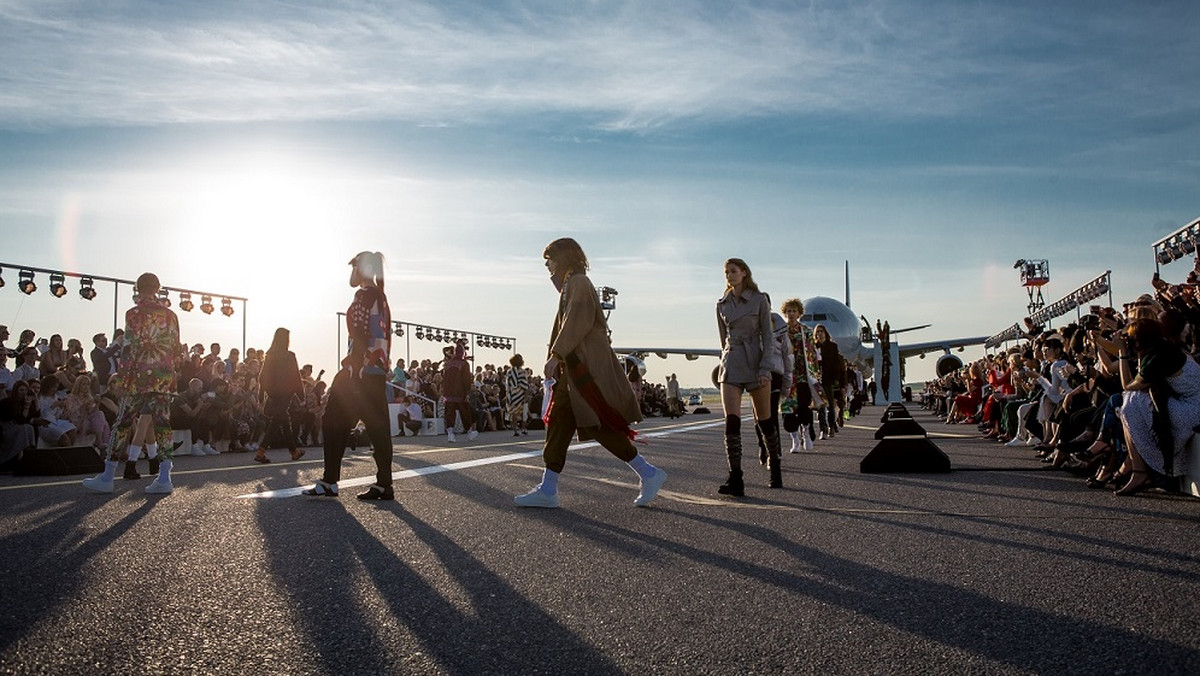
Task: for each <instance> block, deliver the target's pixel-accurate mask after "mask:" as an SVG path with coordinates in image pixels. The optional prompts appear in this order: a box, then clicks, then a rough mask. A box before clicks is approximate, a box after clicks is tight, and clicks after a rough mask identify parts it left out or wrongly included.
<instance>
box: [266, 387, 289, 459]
mask: <svg viewBox="0 0 1200 676" xmlns="http://www.w3.org/2000/svg"><path fill="white" fill-rule="evenodd" d="M290 401H291V398H290V397H287V398H285V397H272V396H270V395H268V397H267V405H266V407H265V410H264V413H265V414H266V416H267V431H266V433H265V434H264V435H263V446H266V447H267V448H275V447H276V446H275V444H282V445H283V447H284V448H286V449H288V450H289V451H294V450H296V430H295V427H294V426H293V425H292V416H291V414H290V413H289V412H288V404H289V403H290Z"/></svg>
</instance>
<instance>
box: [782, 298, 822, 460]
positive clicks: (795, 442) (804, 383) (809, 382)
mask: <svg viewBox="0 0 1200 676" xmlns="http://www.w3.org/2000/svg"><path fill="white" fill-rule="evenodd" d="M780 309H781V310H782V311H783V316H785V317H787V331H788V338H790V339H791V341H792V355H793V358H794V360H795V367H794V368H793V369H792V382H791V384H790V388H789V391H788V395H787V399H785V400H784V410H783V429H785V430H787V432H788V434H790V435H791V436H792V450H791V452H792V453H799V452H800V450H801V449H804V450H806V451H808V450H812V447H813V429H812V424H813V408H822V407H823V406H824V399H825V393H824V392H823V391H822V388H821V360H820V359H819V358H818V357H817V345H816V342H815V341H814V340H813V334H812V331H810V330H809V328H808V327H807V326H805V325H803V324H801V323H800V318H801V317H803V316H804V304H803V303H801V302H800V299H799V298H789V299H787V300H785V301H783V306H782V307H781V308H780ZM789 409H790V410H789ZM801 428H803V429H801ZM801 435H803V439H801Z"/></svg>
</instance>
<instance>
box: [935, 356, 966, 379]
mask: <svg viewBox="0 0 1200 676" xmlns="http://www.w3.org/2000/svg"><path fill="white" fill-rule="evenodd" d="M962 365H963V363H962V360H961V359H959V358H958V357H957V356H955V355H952V354H944V355H942V356H940V357H938V360H937V366H936V367H935V369H936V370H937V376H938V377H939V378H942V377H944V376H945V375H946V374H947V373H950V372H952V371H957V370H958V369H960V368H962Z"/></svg>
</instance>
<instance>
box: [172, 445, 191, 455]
mask: <svg viewBox="0 0 1200 676" xmlns="http://www.w3.org/2000/svg"><path fill="white" fill-rule="evenodd" d="M180 443H182V442H180ZM194 447H195V444H188V445H186V446H180V447H179V448H176V449H175V452H173V453H172V454H171V455H173V456H180V455H191V454H192V449H193V448H194Z"/></svg>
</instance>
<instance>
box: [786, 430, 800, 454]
mask: <svg viewBox="0 0 1200 676" xmlns="http://www.w3.org/2000/svg"><path fill="white" fill-rule="evenodd" d="M791 435H792V450H790V451H788V452H789V453H799V452H800V433H799V432H791Z"/></svg>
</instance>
